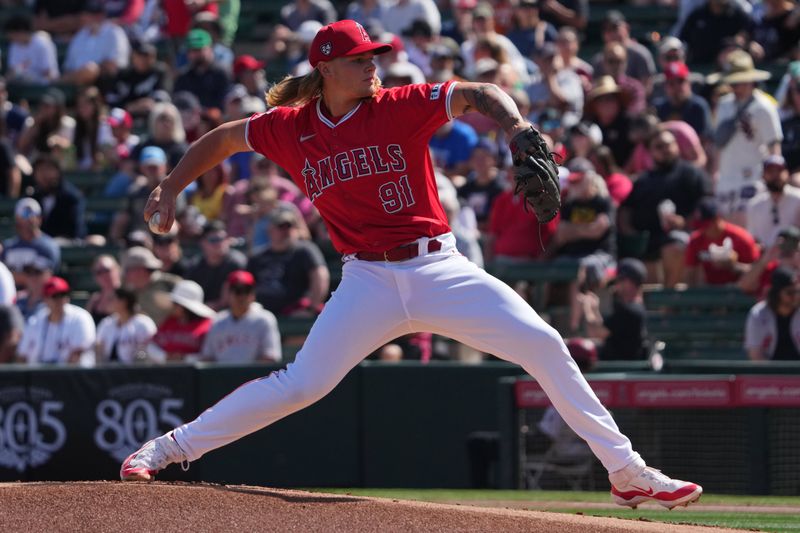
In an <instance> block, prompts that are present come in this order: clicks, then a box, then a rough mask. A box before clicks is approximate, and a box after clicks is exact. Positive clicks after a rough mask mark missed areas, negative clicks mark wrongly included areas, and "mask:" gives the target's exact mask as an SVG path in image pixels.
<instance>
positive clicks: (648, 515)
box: [312, 489, 800, 532]
mask: <svg viewBox="0 0 800 533" xmlns="http://www.w3.org/2000/svg"><path fill="white" fill-rule="evenodd" d="M312 490H317V491H319V492H329V493H337V494H343V493H346V494H352V495H355V496H373V497H378V498H393V499H399V500H421V501H428V502H451V503H452V502H459V503H462V504H467V505H469V503H470V502H471V501H475V502H479V501H480V502H487V501H497V502H525V501H531V502H553V506H552V507H549V508H548V509H547V510H548V511H551V512H559V513H570V514H584V515H587V516H605V517H614V518H624V519H628V520H639V519H642V520H649V521H653V522H666V523H674V524H696V525H704V526H719V527H728V528H738V529H750V530H758V531H770V532H780V531H789V532H791V531H800V519H798V515H800V497H791V496H740V495H721V494H710V495H709V494H706V495H703V498H702V500H701V502H702V503H703V504H706V505H728V506H737V507H740V508H741V509H742V510H741V511H738V512H737V511H730V512H729V511H717V510H703V509H701V508H697V507H694V508H692V507H689V508H688V509H684V508H680V509H679V510H676V511H666V510H658V509H653V508H652V507H650V508H647V507H643V508H641V509H637V510H629V509H622V508H620V509H594V508H589V507H587V508H584V509H580V508H575V507H570V508H565V507H560V506H559V505H558V504H559V502H571V503H610V502H611V500H610V497H609V495H608V493H607V492H568V491H523V490H448V489H431V490H426V489H312ZM748 506H766V507H769V506H780V507H797V508H798V512H797V513H770V512H749V511H748V509H747V507H748Z"/></svg>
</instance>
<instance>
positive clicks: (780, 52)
mask: <svg viewBox="0 0 800 533" xmlns="http://www.w3.org/2000/svg"><path fill="white" fill-rule="evenodd" d="M791 14H792V12H791V11H787V12H785V13H780V14H779V15H777V16H775V17H772V18H767V17H766V16H764V17H763V18H762V19H761V22H759V23H758V24H757V25H756V26H755V28H753V40H754V41H756V42H757V43H758V44H760V45H761V46H762V47H763V48H764V59H763V61H773V60H775V59H778V58H780V57H782V56H785V55H786V54H788V53H789V52H790V51H791V50H792V48H794V47H795V46H797V42H798V40H800V26H797V27H795V28H786V26H785V24H786V19H788V18H789V15H791Z"/></svg>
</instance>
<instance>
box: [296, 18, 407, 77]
mask: <svg viewBox="0 0 800 533" xmlns="http://www.w3.org/2000/svg"><path fill="white" fill-rule="evenodd" d="M391 49H392V45H390V44H384V43H373V42H372V39H370V38H369V34H368V33H367V30H365V29H364V26H362V25H361V24H359V23H358V22H356V21H354V20H339V21H337V22H334V23H332V24H328V25H327V26H323V27H322V28H321V29H320V30H319V31H318V32H317V35H316V36H315V37H314V40H313V41H311V48H310V49H309V51H308V62H309V63H311V66H312V67H316V66H317V63H319V62H320V61H330V60H331V59H336V58H338V57H347V56H356V55H358V54H364V53H366V52H373V53H375V54H385V53H386V52H389V51H390V50H391Z"/></svg>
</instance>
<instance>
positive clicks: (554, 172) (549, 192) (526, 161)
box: [509, 127, 561, 224]
mask: <svg viewBox="0 0 800 533" xmlns="http://www.w3.org/2000/svg"><path fill="white" fill-rule="evenodd" d="M509 147H510V148H511V155H512V157H513V160H514V182H515V183H516V186H515V187H514V194H522V196H523V198H524V199H525V202H526V205H530V206H531V207H532V208H533V211H534V213H536V217H537V218H538V219H539V222H541V223H542V224H546V223H547V222H550V221H551V220H553V219H554V218H555V216H556V214H558V210H559V208H560V207H561V186H560V184H559V182H558V165H556V162H555V160H554V159H553V154H552V153H551V152H550V150H548V149H547V144H546V143H545V142H544V139H543V138H542V136H541V135H539V132H538V131H536V130H535V129H534V128H533V127H530V128H528V129H527V130H525V131H523V132H520V133H518V134H516V135H515V136H514V138H513V139H511V142H510V143H509Z"/></svg>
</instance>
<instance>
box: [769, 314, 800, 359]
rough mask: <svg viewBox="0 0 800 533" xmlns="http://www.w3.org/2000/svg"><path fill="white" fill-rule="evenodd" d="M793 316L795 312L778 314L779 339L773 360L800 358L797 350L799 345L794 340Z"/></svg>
mask: <svg viewBox="0 0 800 533" xmlns="http://www.w3.org/2000/svg"><path fill="white" fill-rule="evenodd" d="M795 312H797V311H795ZM793 317H794V313H792V314H791V315H787V316H780V315H776V318H777V319H778V340H777V342H776V343H775V353H773V354H772V360H773V361H797V360H800V353H798V352H797V346H795V344H794V341H793V340H792V326H791V323H792V318H793Z"/></svg>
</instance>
